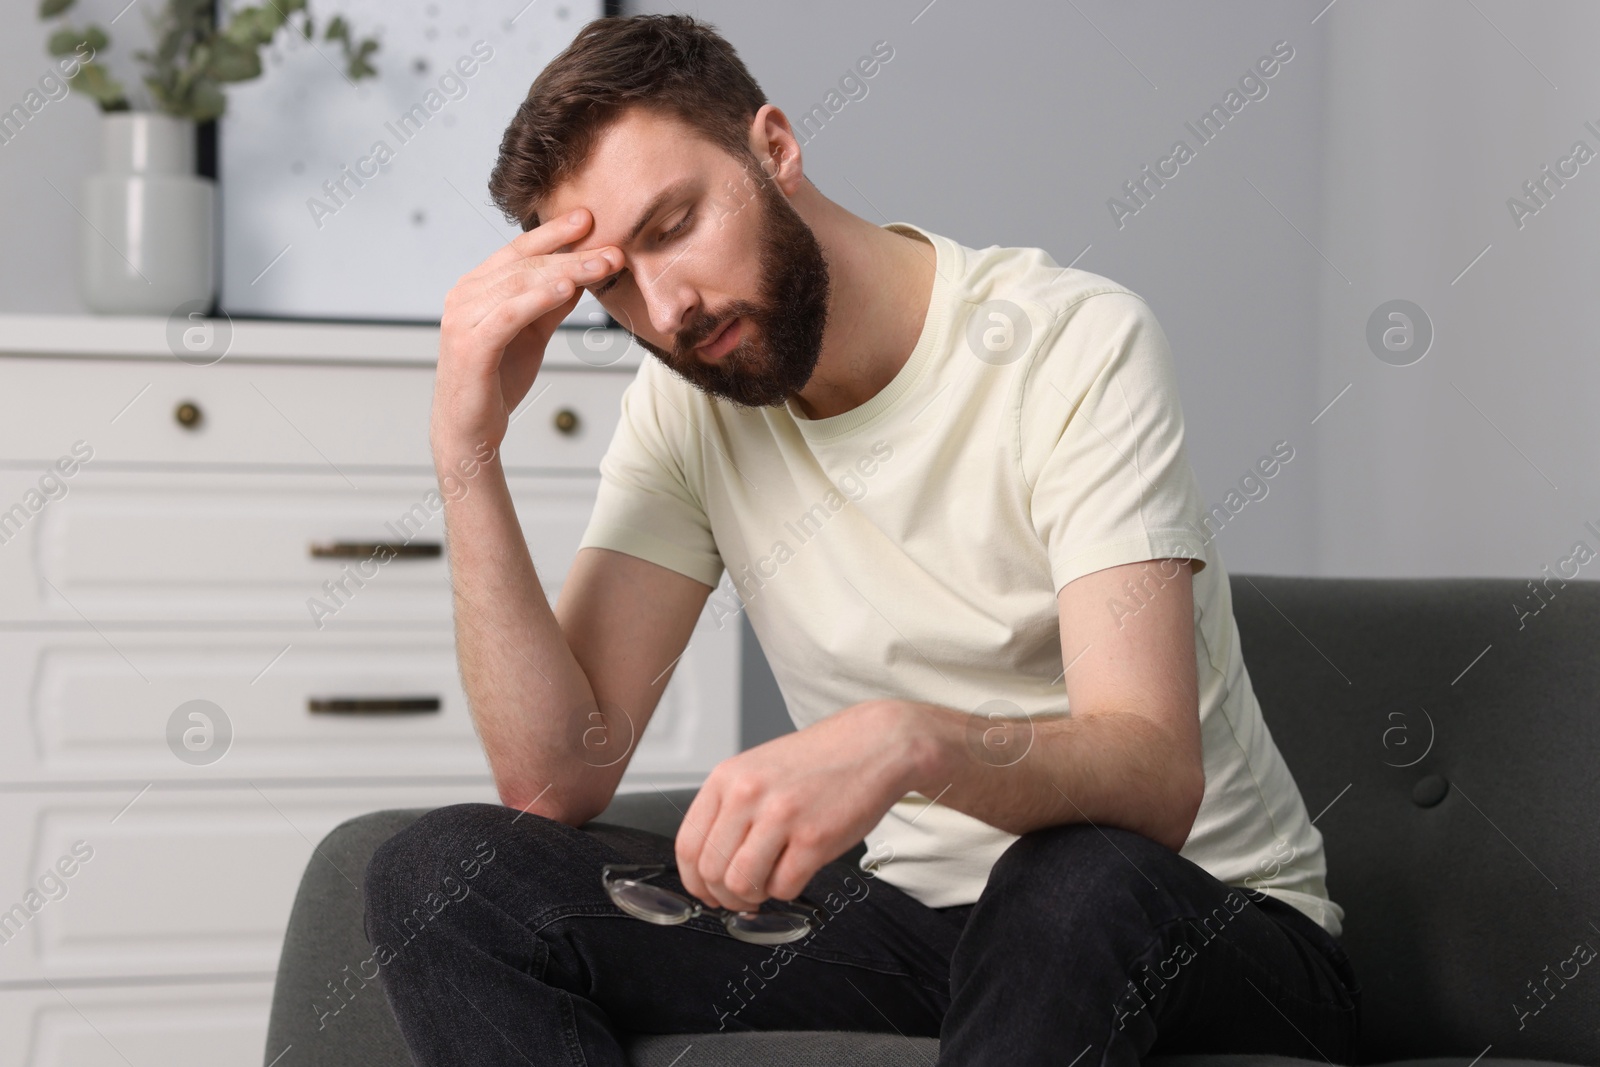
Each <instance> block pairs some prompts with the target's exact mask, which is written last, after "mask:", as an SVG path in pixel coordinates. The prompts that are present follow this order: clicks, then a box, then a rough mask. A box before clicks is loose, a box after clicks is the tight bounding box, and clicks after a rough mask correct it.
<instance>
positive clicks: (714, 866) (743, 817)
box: [697, 803, 760, 910]
mask: <svg viewBox="0 0 1600 1067" xmlns="http://www.w3.org/2000/svg"><path fill="white" fill-rule="evenodd" d="M750 821H751V815H750V809H749V808H748V807H746V806H743V805H739V804H730V803H723V804H722V805H721V806H720V807H719V808H718V810H717V821H716V823H715V824H714V825H713V826H712V827H711V829H710V830H709V832H708V833H707V835H706V841H705V847H704V848H702V849H701V850H700V857H699V861H698V866H697V873H698V874H699V875H700V880H701V881H702V882H704V883H705V885H706V888H707V889H708V890H709V891H710V892H711V894H712V895H713V896H715V897H716V898H717V903H718V904H719V905H721V906H722V907H724V908H735V909H741V910H743V909H748V908H750V907H752V906H754V905H755V904H759V903H760V898H759V897H757V898H756V899H755V900H750V899H749V898H748V897H747V896H746V895H745V894H743V893H740V892H738V891H735V890H732V889H730V888H729V887H728V884H727V875H728V873H729V871H728V868H729V861H730V860H732V859H733V856H734V853H736V852H738V851H739V849H740V848H741V847H742V846H743V845H744V840H745V835H746V834H748V833H749V831H750Z"/></svg>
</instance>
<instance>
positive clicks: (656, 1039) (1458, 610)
mask: <svg viewBox="0 0 1600 1067" xmlns="http://www.w3.org/2000/svg"><path fill="white" fill-rule="evenodd" d="M1530 584H1531V583H1527V582H1523V581H1517V580H1508V579H1440V580H1380V579H1330V578H1284V577H1266V576H1260V575H1234V576H1232V588H1233V600H1234V615H1235V618H1236V620H1237V622H1238V626H1239V632H1240V635H1241V640H1242V642H1243V647H1244V654H1245V661H1246V663H1247V665H1248V667H1249V671H1250V675H1251V678H1252V680H1253V682H1254V684H1255V688H1256V693H1257V696H1258V698H1259V700H1260V702H1261V706H1262V709H1263V711H1264V713H1265V715H1266V719H1267V723H1268V725H1269V727H1270V729H1271V730H1272V733H1273V736H1274V738H1275V739H1276V740H1277V742H1278V745H1279V747H1280V748H1281V749H1282V750H1283V753H1284V755H1285V757H1286V758H1287V759H1288V762H1289V765H1290V767H1291V768H1292V769H1293V771H1294V774H1295V778H1296V780H1297V781H1298V783H1299V785H1300V788H1301V791H1302V793H1303V794H1304V795H1305V799H1306V804H1307V806H1308V807H1309V808H1310V810H1311V811H1312V813H1313V814H1314V815H1316V817H1317V826H1318V827H1319V828H1320V829H1321V830H1322V832H1323V834H1324V835H1325V838H1326V844H1327V854H1328V864H1329V879H1328V884H1329V890H1330V892H1331V894H1332V896H1333V898H1334V899H1335V900H1336V901H1338V902H1339V903H1340V904H1341V905H1342V906H1343V907H1344V909H1345V912H1346V918H1345V933H1344V936H1343V939H1342V940H1343V943H1344V945H1345V947H1346V948H1347V950H1348V951H1349V953H1350V955H1351V957H1352V959H1353V961H1354V963H1355V967H1356V971H1357V975H1358V977H1359V978H1360V979H1361V980H1362V983H1363V986H1364V993H1363V1014H1364V1026H1363V1047H1362V1055H1361V1059H1360V1062H1362V1063H1388V1062H1393V1061H1402V1060H1404V1061H1408V1062H1410V1063H1416V1064H1421V1063H1424V1062H1427V1063H1432V1064H1438V1065H1439V1067H1443V1065H1444V1064H1447V1063H1448V1064H1451V1065H1454V1067H1468V1065H1469V1064H1470V1063H1471V1062H1472V1061H1473V1060H1474V1057H1481V1058H1479V1059H1478V1060H1477V1061H1476V1062H1477V1065H1478V1067H1503V1065H1505V1064H1510V1063H1517V1062H1532V1061H1545V1062H1557V1063H1568V1064H1590V1065H1597V1067H1600V958H1594V957H1593V955H1592V952H1590V951H1585V946H1586V947H1587V948H1588V949H1591V950H1592V949H1600V839H1597V833H1596V830H1597V816H1600V774H1597V773H1596V764H1597V762H1600V655H1597V652H1600V648H1597V645H1600V583H1596V582H1584V583H1579V582H1572V583H1568V584H1567V585H1565V586H1564V587H1562V586H1560V585H1558V584H1557V581H1556V580H1547V581H1546V582H1544V583H1541V584H1540V590H1541V592H1542V596H1541V597H1540V598H1539V599H1535V598H1534V594H1533V592H1532V591H1531V589H1530ZM1541 602H1545V606H1543V607H1542V608H1541V610H1539V611H1538V613H1537V614H1532V613H1530V612H1531V608H1533V607H1537V606H1539V604H1540V603H1541ZM691 795H692V792H690V791H683V792H681V793H680V794H679V795H677V796H674V797H673V800H674V801H675V802H676V808H682V807H686V806H687V798H688V796H691ZM676 808H675V807H674V805H673V804H672V803H668V802H666V801H664V800H662V798H661V796H660V795H659V794H657V793H650V794H647V795H632V796H619V797H618V798H617V799H616V801H615V802H614V803H613V804H612V805H611V807H610V808H608V809H607V810H606V812H605V814H604V815H603V816H602V820H603V821H607V822H613V823H623V824H628V825H633V826H638V827H642V828H645V829H651V830H655V831H657V832H660V833H665V834H671V833H674V832H675V830H676V826H677V811H676ZM420 814H421V811H420V810H416V811H381V812H376V813H373V814H370V815H366V816H362V817H361V818H357V819H353V820H351V821H349V822H346V823H344V824H343V825H341V826H339V827H338V828H337V829H335V830H334V831H333V832H332V833H330V834H329V835H328V836H327V838H326V839H324V840H323V841H322V843H321V845H320V846H319V848H318V849H317V852H316V855H315V857H314V858H313V859H312V861H311V863H310V865H309V866H308V867H307V869H306V872H305V875H304V878H303V880H302V882H301V886H300V891H299V896H298V898H297V899H296V901H295V905H294V911H293V917H292V919H291V921H290V926H289V931H288V935H287V937H286V939H285V941H284V946H283V954H282V958H281V960H280V963H279V968H278V977H277V987H276V992H275V995H274V999H273V1006H272V1016H271V1023H270V1029H269V1031H268V1038H267V1047H266V1050H265V1056H264V1059H263V1063H272V1062H273V1061H274V1060H275V1059H276V1058H277V1057H280V1056H282V1057H283V1058H282V1059H281V1060H278V1061H277V1062H278V1064H279V1067H285V1065H289V1064H293V1065H294V1067H310V1065H327V1067H333V1065H339V1067H354V1065H357V1064H361V1065H369V1067H402V1065H404V1064H408V1063H410V1058H409V1056H408V1054H407V1052H406V1049H405V1046H404V1043H403V1042H402V1041H401V1038H400V1035H399V1031H398V1030H397V1028H396V1026H395V1023H394V1019H393V1017H392V1015H391V1014H390V1012H389V1008H388V1005H387V1003H386V1002H385V1001H384V999H383V992H382V990H381V989H380V988H379V986H378V985H377V983H376V982H369V983H362V982H361V979H360V977H359V976H358V975H354V974H353V973H351V972H349V971H347V970H346V969H345V968H346V965H347V964H349V963H350V961H353V960H360V959H363V958H365V957H366V956H368V955H370V949H369V947H368V945H367V943H366V939H365V936H364V934H363V932H362V922H361V916H362V901H361V899H360V892H359V890H358V889H357V888H356V887H357V886H358V885H359V884H360V882H361V872H362V871H364V869H365V866H366V862H367V859H368V857H369V856H370V855H371V853H372V851H373V850H374V849H375V848H376V847H377V846H378V845H379V844H380V843H381V842H383V841H384V840H385V839H387V838H388V837H389V836H390V835H391V834H393V833H395V832H396V831H398V830H399V829H400V828H401V827H403V826H405V825H406V824H407V823H409V822H410V821H411V820H413V819H415V818H416V817H417V816H418V815H420ZM1579 961H1582V962H1579ZM330 980H332V981H333V982H338V983H341V988H342V989H343V990H344V992H343V994H342V999H343V1000H344V1001H345V1006H344V1007H343V1008H341V1009H340V1011H339V1014H338V1017H337V1019H336V1021H335V1020H331V1019H330V1018H329V1017H327V1016H325V1015H323V1014H322V1013H323V1012H325V1011H326V1010H327V1008H326V1007H319V1005H324V1004H325V1003H326V998H328V997H329V996H330V993H331V986H330ZM289 1046H293V1048H292V1050H291V1051H288V1054H287V1055H285V1051H286V1049H289ZM686 1050H687V1051H686ZM630 1055H631V1056H632V1058H633V1060H634V1062H635V1064H637V1065H639V1067H668V1065H676V1067H706V1065H714V1064H716V1065H720V1064H727V1065H734V1064H738V1065H740V1067H771V1065H784V1067H802V1065H805V1067H812V1065H817V1067H822V1065H826V1067H857V1065H867V1064H873V1065H880V1064H883V1065H900V1064H905V1065H911V1064H918V1065H931V1064H932V1063H933V1062H934V1060H935V1058H936V1055H937V1041H935V1040H933V1039H908V1038H904V1037H900V1036H898V1035H896V1034H892V1033H891V1034H887V1035H873V1034H856V1033H849V1034H845V1033H742V1034H722V1035H687V1036H665V1035H662V1036H641V1037H639V1038H638V1039H636V1040H635V1042H634V1043H633V1045H632V1046H631V1048H630ZM1180 1060H1181V1061H1185V1063H1186V1064H1187V1067H1200V1065H1202V1064H1204V1065H1207V1067H1235V1065H1238V1067H1266V1065H1269V1064H1272V1065H1278V1064H1284V1065H1287V1064H1294V1065H1301V1064H1309V1063H1311V1062H1313V1061H1307V1060H1298V1059H1286V1058H1283V1057H1270V1056H1244V1055H1215V1056H1183V1057H1177V1056H1172V1057H1156V1058H1153V1060H1152V1062H1157V1063H1162V1064H1167V1065H1176V1064H1177V1063H1178V1062H1179V1061H1180ZM462 1062H463V1063H468V1062H471V1057H470V1055H464V1057H463V1060H462ZM1317 1062H1320V1061H1317ZM539 1067H543V1065H539Z"/></svg>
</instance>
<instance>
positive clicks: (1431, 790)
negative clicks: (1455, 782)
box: [1411, 774, 1450, 808]
mask: <svg viewBox="0 0 1600 1067" xmlns="http://www.w3.org/2000/svg"><path fill="white" fill-rule="evenodd" d="M1448 792H1450V783H1449V782H1447V781H1445V779H1444V776H1443V775H1438V774H1430V775H1426V776H1425V777H1423V778H1419V779H1418V780H1417V784H1416V785H1414V786H1412V787H1411V800H1412V802H1413V803H1414V804H1416V806H1417V807H1419V808H1431V807H1433V806H1434V805H1435V804H1437V803H1439V801H1441V800H1443V799H1444V796H1445V794H1446V793H1448Z"/></svg>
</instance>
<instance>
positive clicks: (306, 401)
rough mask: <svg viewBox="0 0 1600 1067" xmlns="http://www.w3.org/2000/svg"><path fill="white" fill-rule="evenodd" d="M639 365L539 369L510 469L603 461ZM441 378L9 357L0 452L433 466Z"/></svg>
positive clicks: (344, 466) (516, 431)
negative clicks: (79, 445)
mask: <svg viewBox="0 0 1600 1067" xmlns="http://www.w3.org/2000/svg"><path fill="white" fill-rule="evenodd" d="M633 373H634V372H633V371H632V370H627V371H624V370H587V369H563V368H544V369H541V371H540V373H539V377H538V378H537V380H535V382H534V384H533V388H532V390H531V391H530V392H529V394H528V397H527V398H526V399H525V400H524V401H523V404H522V406H521V407H520V408H519V410H518V411H517V412H516V413H514V414H513V419H514V421H513V422H512V424H511V429H510V430H509V432H508V433H507V435H506V440H505V444H504V449H503V451H504V459H503V462H504V464H505V466H506V469H507V470H508V471H509V470H512V469H532V470H541V469H557V470H574V469H578V470H593V469H596V468H597V467H598V466H599V463H600V457H601V456H602V455H603V454H604V453H605V450H606V446H607V445H608V444H610V442H611V434H612V431H614V430H615V429H616V424H617V419H618V416H619V414H620V411H621V399H622V391H623V389H624V388H626V387H627V384H628V382H629V381H630V380H631V378H632V376H633ZM433 381H434V371H433V368H431V367H382V366H379V367H373V366H365V367H355V366H334V365H308V364H271V363H230V362H227V361H226V360H224V361H223V362H221V363H217V364H214V365H212V366H209V367H195V366H190V365H188V364H185V363H181V362H179V361H177V360H175V359H174V360H167V361H160V362H157V361H144V360H125V359H119V360H83V359H27V358H5V359H0V460H7V461H12V462H21V461H27V462H30V463H36V464H38V466H39V468H40V469H41V470H42V469H43V468H44V467H45V465H47V464H51V463H54V462H55V461H56V460H57V459H58V458H60V457H62V456H65V455H68V454H69V453H70V452H71V450H72V446H73V444H74V443H75V442H77V441H83V442H85V443H86V444H87V446H88V447H89V448H90V449H92V450H93V455H94V460H93V462H94V463H152V464H153V463H161V464H174V463H178V464H193V465H196V466H203V465H209V464H259V465H265V466H280V467H281V466H295V467H304V468H313V469H319V470H323V471H333V472H341V471H342V472H344V473H345V474H348V475H351V476H352V477H353V474H354V471H356V470H360V469H362V468H370V467H415V468H421V469H423V470H426V471H429V472H431V471H432V470H433V460H432V457H431V453H430V451H429V446H428V413H429V410H430V408H431V406H432V403H433ZM185 404H187V405H190V409H189V410H186V411H184V412H183V414H184V416H185V417H184V418H181V419H180V417H179V416H180V408H181V407H182V406H183V405H185ZM189 416H194V417H193V418H190V417H189ZM91 466H92V464H91ZM9 505H10V501H7V503H6V505H5V506H9Z"/></svg>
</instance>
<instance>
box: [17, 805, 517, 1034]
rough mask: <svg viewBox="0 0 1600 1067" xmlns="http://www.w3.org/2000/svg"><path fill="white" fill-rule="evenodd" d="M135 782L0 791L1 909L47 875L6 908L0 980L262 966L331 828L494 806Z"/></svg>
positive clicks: (270, 960) (273, 964)
mask: <svg viewBox="0 0 1600 1067" xmlns="http://www.w3.org/2000/svg"><path fill="white" fill-rule="evenodd" d="M141 789H143V787H142V786H134V787H129V788H121V789H114V790H113V789H105V790H86V791H83V792H54V793H51V792H38V793H8V794H0V885H3V886H5V889H4V897H0V907H3V908H10V907H11V905H12V904H15V903H18V902H19V901H22V900H24V899H25V897H24V895H25V894H26V893H27V891H28V889H29V888H30V887H33V888H36V889H37V888H39V886H40V882H41V878H44V879H45V883H44V891H43V892H41V893H40V895H39V897H38V898H36V901H35V905H34V906H33V907H32V908H31V909H27V908H25V909H24V910H25V912H26V913H27V914H26V917H25V918H18V917H16V916H15V913H12V914H13V918H12V919H11V925H10V926H9V927H8V928H7V929H6V930H5V934H6V936H7V937H8V938H9V940H7V941H6V942H5V944H4V945H3V951H0V982H7V983H10V982H22V981H33V982H42V981H44V980H45V979H51V980H56V979H61V978H73V979H96V978H99V979H105V978H129V977H136V976H137V977H153V978H159V977H163V976H175V975H196V974H251V975H255V976H265V975H268V974H271V973H272V972H273V971H274V970H276V968H277V964H278V954H279V951H280V949H281V948H282V945H283V932H284V930H285V929H286V927H287V926H288V921H289V910H290V907H291V905H292V904H293V902H294V895H295V891H296V889H297V888H298V886H299V883H300V875H301V873H302V872H303V871H304V869H305V866H306V863H307V861H308V860H310V858H311V855H312V848H313V846H314V844H315V843H316V842H318V841H320V840H321V839H322V838H323V836H325V835H326V834H327V833H328V832H329V831H330V830H332V829H333V828H334V827H335V826H337V825H339V824H340V823H342V822H344V821H345V820H346V819H350V818H354V817H355V816H357V815H361V814H364V813H366V812H371V811H378V810H381V809H387V808H433V807H438V806H440V805H443V804H452V803H459V802H466V801H483V802H487V803H497V802H498V801H497V799H496V798H495V796H494V790H493V789H492V788H491V787H490V786H488V785H487V784H485V785H455V786H438V785H411V786H388V787H384V788H358V789H335V788H315V789H301V788H284V787H282V786H274V785H272V784H270V783H267V784H260V785H259V788H256V787H252V786H249V785H244V784H241V785H240V786H239V787H238V788H232V789H177V788H172V789H166V788H163V787H162V786H160V785H157V786H154V787H152V788H150V789H148V790H144V791H143V792H142V794H141ZM75 850H76V851H75ZM85 857H87V858H85ZM58 861H59V862H61V865H60V866H58ZM68 871H70V872H71V873H70V875H66V876H63V875H64V872H68ZM52 872H53V877H50V876H51V874H52ZM351 877H352V878H356V879H357V881H358V882H359V877H358V875H356V874H355V873H352V874H351ZM162 1062H165V1061H162Z"/></svg>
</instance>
